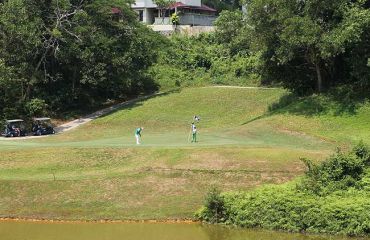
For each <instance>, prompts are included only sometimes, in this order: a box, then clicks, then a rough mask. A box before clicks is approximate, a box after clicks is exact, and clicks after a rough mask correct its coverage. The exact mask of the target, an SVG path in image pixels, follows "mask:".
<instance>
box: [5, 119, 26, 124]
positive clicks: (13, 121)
mask: <svg viewBox="0 0 370 240" xmlns="http://www.w3.org/2000/svg"><path fill="white" fill-rule="evenodd" d="M6 122H7V123H16V122H24V121H23V120H22V119H13V120H6Z"/></svg>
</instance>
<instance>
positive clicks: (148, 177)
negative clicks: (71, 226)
mask: <svg viewBox="0 0 370 240" xmlns="http://www.w3.org/2000/svg"><path fill="white" fill-rule="evenodd" d="M284 94H286V91H285V90H282V89H240V88H237V89H232V88H211V87H210V88H189V89H183V90H181V91H176V92H170V93H165V94H160V95H157V96H154V97H151V98H149V99H146V100H142V101H138V102H135V103H133V104H131V105H129V106H126V107H124V108H122V109H120V110H118V111H116V112H113V113H111V114H109V115H106V116H103V117H101V118H98V119H97V120H94V121H92V122H90V123H87V124H86V125H83V126H81V127H79V128H76V129H74V130H72V131H69V132H66V133H63V134H60V135H55V136H50V137H45V138H40V139H27V140H26V139H24V140H11V141H8V140H6V141H0V150H1V152H2V153H1V158H0V196H1V197H0V212H1V216H0V217H26V218H47V219H50V218H51V219H168V218H170V219H181V218H192V217H193V213H194V211H196V210H197V209H198V208H199V207H200V206H201V205H202V201H203V198H204V195H205V193H206V192H207V190H208V189H209V188H210V187H211V186H216V187H218V188H220V189H221V190H222V191H229V190H246V189H251V188H254V187H256V186H259V185H262V184H266V183H283V182H286V181H289V180H291V179H293V178H295V177H297V176H299V175H301V174H302V173H303V172H304V170H305V169H304V167H303V164H302V163H301V162H300V160H299V158H301V157H307V158H311V159H314V160H317V161H321V160H323V159H324V158H325V157H327V156H328V155H329V154H330V153H332V152H333V151H334V150H335V147H336V146H337V145H341V146H343V147H346V146H348V145H350V144H352V143H353V142H355V141H357V140H358V139H357V138H358V137H350V136H349V135H346V133H347V132H349V131H354V132H355V133H356V131H359V132H361V134H362V135H360V136H361V137H368V135H369V132H367V133H363V130H364V129H368V128H370V126H368V125H363V127H362V128H361V129H357V130H356V128H355V127H353V128H352V129H350V128H349V127H348V126H347V125H348V124H346V123H348V122H349V121H351V123H352V125H353V126H356V124H355V123H356V121H362V120H361V119H366V117H367V116H368V114H369V111H366V108H364V109H363V110H361V111H362V112H361V111H360V112H359V116H348V117H347V118H346V120H344V119H345V118H343V117H335V116H329V115H327V116H303V115H297V114H291V113H289V112H277V113H271V112H269V110H268V109H269V106H271V105H272V104H273V103H275V102H277V101H278V100H279V99H280V98H281V97H282V96H283V95H284ZM194 115H199V116H201V121H200V122H199V123H197V124H196V125H197V128H198V134H199V135H198V136H199V142H198V143H189V141H188V137H189V131H190V124H191V121H192V118H193V116H194ZM345 121H346V122H345ZM329 122H330V123H329ZM343 122H344V123H343ZM340 124H344V125H345V126H347V128H345V127H342V128H341V129H343V130H342V131H340V129H339V130H338V131H336V132H335V133H333V132H332V131H330V128H329V127H331V128H335V127H336V128H340V126H341V125H340ZM140 126H143V127H144V128H145V129H144V131H143V138H142V144H141V145H139V146H136V144H135V138H134V130H135V128H137V127H140ZM338 136H342V137H339V138H338ZM344 136H346V137H344ZM367 139H369V138H367ZM364 140H365V139H364ZM220 179H222V181H220Z"/></svg>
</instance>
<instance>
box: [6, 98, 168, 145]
mask: <svg viewBox="0 0 370 240" xmlns="http://www.w3.org/2000/svg"><path fill="white" fill-rule="evenodd" d="M161 94H163V92H159V93H153V94H150V95H145V96H142V97H138V98H134V99H132V100H128V101H126V102H122V103H118V104H115V105H112V106H110V107H108V108H104V109H101V110H99V111H96V112H94V113H91V114H89V115H86V116H84V117H81V118H78V119H75V120H73V121H70V122H67V123H64V124H62V125H59V126H58V127H55V128H54V130H55V133H56V134H61V133H64V132H67V131H70V130H72V129H75V128H77V127H79V126H81V125H83V124H86V123H88V122H91V121H92V120H94V119H97V118H99V117H101V116H104V115H107V114H108V113H111V112H113V111H116V110H118V109H120V108H122V107H125V106H127V105H130V104H133V103H135V102H138V101H141V100H145V99H148V98H151V97H153V96H159V95H161ZM48 136H52V135H43V136H26V137H20V138H4V137H2V138H0V140H21V139H31V138H40V137H48Z"/></svg>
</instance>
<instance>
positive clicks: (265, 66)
mask: <svg viewBox="0 0 370 240" xmlns="http://www.w3.org/2000/svg"><path fill="white" fill-rule="evenodd" d="M221 18H222V19H223V20H221ZM240 19H241V17H240V13H237V12H223V13H222V14H221V16H220V19H219V20H218V21H217V25H218V30H217V32H218V33H219V41H223V42H224V43H225V44H226V45H228V46H230V48H231V49H233V48H234V49H236V51H240V49H238V46H240V44H239V43H243V41H241V40H247V41H249V43H250V45H249V46H247V48H244V49H247V50H248V51H249V54H251V55H254V54H260V55H261V61H262V64H261V65H260V66H259V67H260V69H259V72H260V74H261V75H262V80H263V81H264V82H265V83H272V82H275V83H282V84H283V86H285V87H287V88H289V89H291V90H293V91H295V92H297V93H299V94H309V93H312V92H323V91H326V90H328V89H330V88H332V87H333V86H338V85H340V84H347V86H349V87H352V88H353V90H355V91H362V92H365V93H366V92H369V90H370V68H369V59H370V1H368V0H339V1H331V0H299V1H297V0H249V1H247V14H246V15H245V16H244V17H243V19H244V23H242V21H241V20H240ZM241 23H242V24H241ZM243 44H244V43H243ZM243 47H244V46H243Z"/></svg>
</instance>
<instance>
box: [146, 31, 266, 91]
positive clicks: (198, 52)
mask: <svg viewBox="0 0 370 240" xmlns="http://www.w3.org/2000/svg"><path fill="white" fill-rule="evenodd" d="M259 64H260V61H259V57H258V55H257V54H255V55H250V56H249V55H245V54H244V55H242V54H237V55H233V54H232V53H231V51H230V50H229V48H228V47H227V46H226V45H224V44H223V43H218V42H217V37H216V35H215V34H213V33H211V34H201V35H199V36H192V37H189V36H180V35H174V36H172V37H171V39H170V42H169V43H168V45H166V47H165V48H164V51H162V52H161V53H160V57H159V60H158V64H156V65H154V66H153V67H152V68H151V73H152V74H153V76H154V79H156V81H157V83H158V84H159V85H160V86H161V88H162V89H166V88H167V89H168V88H171V87H172V88H174V87H175V88H176V87H179V86H182V87H184V86H205V85H210V84H220V85H222V84H224V85H258V83H259V75H258V70H256V69H258V65H259Z"/></svg>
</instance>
